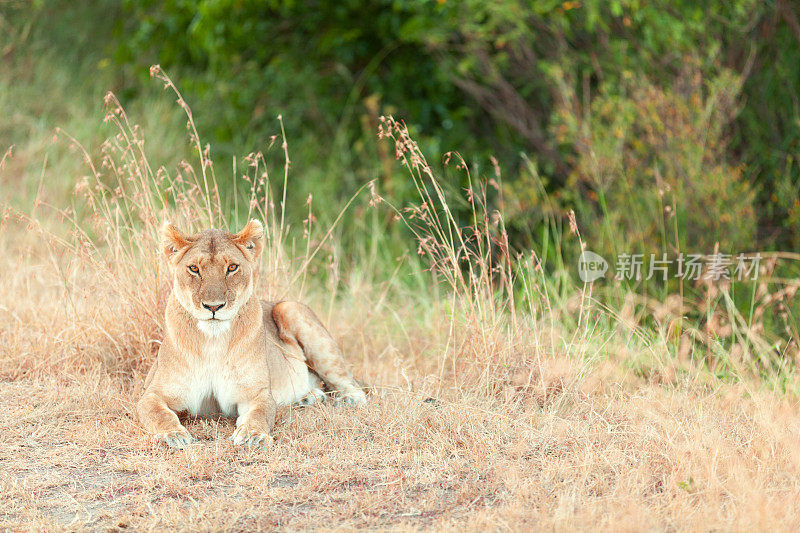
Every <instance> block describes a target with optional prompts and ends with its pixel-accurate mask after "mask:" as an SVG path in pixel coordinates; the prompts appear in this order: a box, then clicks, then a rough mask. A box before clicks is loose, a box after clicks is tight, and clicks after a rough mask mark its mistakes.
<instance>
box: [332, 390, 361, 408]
mask: <svg viewBox="0 0 800 533" xmlns="http://www.w3.org/2000/svg"><path fill="white" fill-rule="evenodd" d="M336 403H337V404H339V403H343V404H345V405H349V406H351V407H362V406H364V405H367V395H366V394H364V391H363V390H361V389H354V390H350V391H347V392H340V393H339V397H338V398H337V401H336Z"/></svg>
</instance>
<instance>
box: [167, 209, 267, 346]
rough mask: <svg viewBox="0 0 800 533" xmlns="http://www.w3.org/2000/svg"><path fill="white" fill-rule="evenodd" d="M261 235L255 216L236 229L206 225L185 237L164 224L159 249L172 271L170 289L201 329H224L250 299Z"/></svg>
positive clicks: (175, 229)
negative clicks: (224, 229) (228, 230)
mask: <svg viewBox="0 0 800 533" xmlns="http://www.w3.org/2000/svg"><path fill="white" fill-rule="evenodd" d="M263 234H264V228H263V226H262V225H261V223H260V222H258V221H257V220H251V221H250V222H248V223H247V225H246V226H245V227H244V229H243V230H242V231H240V232H239V233H229V232H227V231H223V230H219V229H209V230H205V231H202V232H200V233H197V234H195V235H185V234H184V233H182V232H181V231H180V230H179V229H178V228H176V227H175V226H173V225H172V224H169V223H167V224H165V225H164V227H163V229H162V238H163V252H164V255H165V256H166V258H167V262H168V263H169V265H170V269H171V271H172V276H173V285H172V291H173V293H174V294H175V297H176V299H177V301H178V303H180V304H181V306H183V307H184V308H185V309H186V311H187V312H188V313H189V314H190V315H191V316H192V317H194V318H195V319H197V321H198V322H197V325H198V327H199V328H200V329H201V330H203V331H218V330H220V329H227V328H226V327H225V326H227V325H228V324H229V322H228V321H230V320H232V319H233V318H235V317H236V315H237V314H238V312H239V309H240V308H241V307H242V305H244V304H245V302H247V300H248V299H250V296H251V295H252V293H253V286H254V284H255V272H256V260H257V258H258V256H259V254H260V253H261V250H262V248H263V242H262V239H263ZM220 326H222V327H220Z"/></svg>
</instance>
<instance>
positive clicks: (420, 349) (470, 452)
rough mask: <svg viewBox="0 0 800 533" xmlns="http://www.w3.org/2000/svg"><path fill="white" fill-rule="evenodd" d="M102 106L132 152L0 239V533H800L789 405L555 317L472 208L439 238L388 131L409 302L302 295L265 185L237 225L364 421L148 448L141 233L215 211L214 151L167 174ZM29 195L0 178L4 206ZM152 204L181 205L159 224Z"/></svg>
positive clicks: (590, 321)
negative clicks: (363, 388) (257, 441)
mask: <svg viewBox="0 0 800 533" xmlns="http://www.w3.org/2000/svg"><path fill="white" fill-rule="evenodd" d="M167 82H168V80H167ZM109 102H110V104H111V115H110V117H111V119H110V120H112V121H116V123H118V124H119V125H120V131H121V134H120V136H118V137H116V138H115V139H112V140H111V141H110V143H109V144H107V145H106V147H105V149H104V150H103V151H102V153H103V154H105V155H102V156H95V157H94V159H93V158H92V157H90V156H89V155H88V154H86V157H87V160H89V161H93V162H94V166H93V167H90V170H88V171H87V172H88V173H89V176H88V178H87V179H86V180H79V185H80V187H79V189H80V192H81V193H82V194H84V195H85V196H83V197H79V198H84V200H79V202H78V203H77V204H78V205H77V207H76V209H75V210H74V211H70V210H66V205H67V203H68V199H67V198H60V199H59V198H58V197H57V196H55V197H53V196H51V197H49V202H50V203H51V204H52V205H51V208H48V207H47V206H46V205H44V204H41V203H40V201H39V202H37V201H36V200H34V204H33V206H32V207H31V209H30V211H29V212H28V214H27V215H25V214H20V213H19V212H17V211H12V210H8V211H6V212H4V215H3V219H2V222H0V294H3V298H2V300H0V316H2V318H1V319H0V528H3V529H9V530H28V529H35V530H47V531H50V530H81V529H89V530H109V529H111V530H119V529H135V530H168V531H173V530H186V531H196V530H208V531H217V530H220V531H225V530H255V529H264V530H274V529H285V530H305V529H323V530H351V529H377V530H476V531H483V530H487V529H490V530H505V529H510V530H545V529H547V530H552V529H558V530H571V529H612V530H641V529H657V530H673V529H681V530H709V529H724V530H751V529H760V530H775V529H782V530H794V529H797V528H798V527H800V511H798V509H797V506H796V502H797V501H800V446H798V442H800V408H799V407H798V405H797V400H796V397H795V396H793V395H791V394H781V393H778V392H774V391H771V390H769V389H768V388H767V387H765V386H764V384H762V383H761V382H760V381H758V379H757V378H756V377H754V376H753V375H748V374H746V373H743V374H742V376H739V378H738V379H733V378H731V379H728V381H721V380H719V379H717V378H715V377H714V376H713V375H711V374H709V373H708V372H707V370H705V369H704V366H703V365H702V364H697V363H694V362H692V361H693V358H691V357H688V358H684V359H676V358H675V357H673V356H672V355H670V353H669V351H668V349H667V345H666V341H665V340H664V339H663V338H661V337H659V336H658V335H657V334H652V335H650V334H643V333H642V330H641V328H640V327H638V326H637V325H636V324H626V320H618V321H616V322H615V321H613V320H608V317H609V316H613V313H608V312H606V311H603V309H602V308H601V307H600V306H597V305H595V304H594V303H593V302H592V300H591V298H590V297H589V295H587V294H586V293H585V292H582V291H580V290H577V291H576V294H575V297H574V298H573V299H571V300H570V301H569V302H567V304H566V306H567V307H570V306H571V307H572V308H575V309H573V310H572V311H568V310H566V309H559V308H557V306H556V305H555V302H551V301H549V300H548V296H547V294H546V291H544V289H543V288H542V287H541V286H535V285H536V284H537V283H538V282H537V281H536V278H535V276H530V277H528V278H525V274H524V273H522V274H520V273H519V272H520V270H517V267H518V266H519V265H518V264H512V261H511V258H510V257H509V252H508V250H507V249H505V255H504V254H503V253H501V254H500V256H499V259H498V258H497V256H496V255H495V254H494V252H493V251H492V250H495V251H496V250H498V249H499V250H501V252H502V251H503V250H504V248H503V236H504V232H503V231H502V220H492V219H491V218H490V216H489V214H488V213H485V212H483V211H481V209H482V208H481V207H480V205H479V204H480V199H479V198H478V199H477V200H475V204H476V205H477V207H475V210H476V211H475V212H476V215H479V216H476V220H477V221H478V222H476V223H475V225H474V226H473V227H471V228H470V231H469V232H466V231H464V232H462V228H458V227H455V226H454V225H453V223H452V222H453V221H452V220H449V219H447V218H446V215H447V209H445V208H444V206H446V203H445V200H444V198H443V196H442V195H443V192H442V191H441V190H440V189H438V187H437V185H436V180H435V179H434V177H433V176H432V175H429V173H430V169H429V167H428V166H427V164H426V163H425V162H424V159H420V158H421V155H420V154H419V153H418V150H417V148H416V146H415V144H414V143H413V141H411V140H410V139H409V138H408V137H407V132H405V131H404V129H403V128H402V127H400V126H398V125H397V124H396V123H392V122H391V121H389V122H384V127H387V128H388V129H386V130H382V133H383V134H384V135H386V136H389V137H391V138H393V139H394V140H396V141H397V142H398V155H399V156H400V157H401V158H405V159H404V161H405V162H406V165H407V167H408V168H409V170H410V171H411V173H412V177H413V178H414V179H415V184H416V185H417V186H419V187H421V190H420V195H421V204H420V205H419V206H416V207H415V208H413V209H411V210H408V211H403V210H399V209H398V210H397V211H396V213H397V214H398V216H400V217H401V218H402V219H403V220H404V221H405V222H407V223H409V225H410V226H411V227H412V229H413V230H414V231H415V233H417V237H418V243H419V246H420V251H421V252H422V253H423V254H424V257H426V258H428V259H429V260H430V262H431V263H430V264H431V268H432V270H433V271H432V272H431V276H432V277H431V278H430V282H429V286H428V287H425V288H424V290H417V291H413V290H411V289H408V288H407V287H406V288H404V287H403V285H402V284H397V283H395V281H396V280H395V278H394V276H393V275H391V274H389V275H387V276H386V277H385V278H383V279H381V277H380V275H379V274H376V273H371V274H370V273H364V272H359V271H358V270H357V269H353V272H348V270H347V268H343V269H342V271H341V272H337V273H336V275H335V276H334V277H335V278H336V279H340V280H341V281H342V285H343V286H345V287H347V288H348V291H349V292H348V293H347V294H338V295H337V294H335V293H333V292H330V291H325V290H324V288H323V287H321V286H320V285H319V284H315V283H314V282H313V281H309V282H308V288H309V290H308V291H307V292H305V293H304V291H303V289H302V287H303V286H305V280H306V279H307V278H310V277H313V276H311V275H308V276H306V274H309V272H308V269H307V267H308V265H309V261H310V260H311V259H313V256H314V254H315V250H317V249H319V247H320V246H322V245H325V246H332V247H335V243H333V244H331V242H330V239H328V237H329V233H328V232H321V234H319V235H318V236H317V237H313V238H312V239H311V240H309V241H308V245H307V246H306V249H305V252H304V253H301V254H300V257H299V258H295V259H292V258H291V257H289V258H288V259H287V254H288V252H287V251H286V247H285V246H284V244H283V242H284V240H283V239H284V238H285V236H286V228H285V227H284V225H283V219H282V216H276V210H275V208H274V203H275V201H274V200H273V199H272V198H270V197H269V194H268V193H267V192H264V191H265V190H266V191H268V190H269V189H268V187H269V182H268V180H269V178H268V177H266V176H264V181H263V182H262V181H260V180H261V178H262V176H261V175H260V174H259V172H260V170H259V168H258V166H255V167H253V168H255V170H253V173H252V175H251V176H250V177H249V178H247V179H249V180H251V183H252V184H253V187H254V188H258V187H262V189H261V193H260V196H258V195H255V196H254V197H253V198H257V199H258V201H257V202H251V205H250V209H248V211H253V212H255V214H256V215H257V216H260V217H261V218H263V219H264V220H265V221H266V222H267V224H266V226H267V230H268V235H269V243H270V249H269V250H267V253H266V259H265V261H264V270H265V275H264V277H263V280H262V281H263V282H264V283H263V284H262V285H263V286H262V288H261V295H262V296H268V297H269V296H271V297H274V296H275V295H276V294H277V295H282V294H289V295H292V294H301V295H303V294H304V296H305V297H306V298H307V299H308V301H310V302H311V303H312V305H313V306H314V307H315V308H317V309H318V310H320V311H321V313H320V314H321V315H322V316H323V317H324V318H325V320H326V322H328V323H329V326H330V328H331V330H332V331H333V332H334V334H335V336H336V337H337V338H338V339H339V341H340V342H341V344H342V346H343V347H344V350H345V353H346V355H347V360H348V361H349V363H350V365H351V367H352V368H353V370H354V373H355V374H356V376H358V377H359V378H360V379H362V380H363V381H364V382H366V383H368V384H369V385H370V387H371V393H370V395H369V397H368V398H369V403H368V407H367V408H365V409H347V408H336V407H333V406H331V405H321V406H314V407H311V408H307V409H302V410H300V409H284V410H282V411H281V412H279V418H278V423H277V426H276V429H275V437H276V444H275V446H273V447H272V448H270V449H267V450H248V449H241V448H235V447H233V446H232V445H230V444H229V443H228V441H227V440H226V437H227V436H229V435H230V434H231V433H232V431H233V425H232V422H231V421H229V420H224V419H223V420H195V421H187V424H188V426H189V429H190V431H191V432H192V433H193V434H194V435H195V436H196V437H198V438H199V439H200V442H199V443H198V444H197V445H194V446H191V447H190V448H188V449H186V450H183V451H176V450H171V449H164V448H160V447H158V446H156V445H154V444H153V442H152V441H151V440H150V437H149V436H148V435H146V434H145V433H144V432H143V431H142V430H141V428H139V426H138V424H137V422H136V420H135V416H134V408H133V406H134V403H135V401H136V400H137V399H138V395H139V394H140V393H141V391H142V385H143V381H144V375H145V373H146V371H147V369H148V367H149V365H150V364H152V361H153V357H154V354H155V351H156V349H157V345H158V340H159V338H160V335H161V324H162V318H161V316H162V313H163V306H164V300H165V297H166V295H167V294H168V291H169V283H168V280H166V279H165V278H164V275H163V274H164V269H163V265H160V262H159V257H158V255H159V254H158V251H157V246H156V242H157V237H156V231H155V228H156V227H157V226H158V225H159V224H160V222H161V220H160V219H161V218H163V217H165V216H177V217H178V219H179V220H181V221H183V222H184V223H185V224H187V225H189V226H194V227H198V226H202V225H207V224H208V222H207V221H212V222H213V221H215V220H216V221H219V222H224V216H223V215H224V212H223V209H222V207H221V205H220V203H219V200H218V197H216V196H215V194H214V188H213V182H214V178H213V173H212V172H213V168H212V167H210V166H208V167H207V166H206V164H205V163H204V162H203V158H204V155H203V150H199V156H198V157H199V159H200V160H201V170H200V171H197V172H195V171H194V170H192V169H191V168H189V167H188V166H185V167H182V172H181V171H179V172H178V174H177V177H172V178H169V177H165V176H164V175H163V174H162V173H161V172H160V171H157V170H153V169H152V167H150V165H149V164H148V162H147V160H146V156H145V154H144V150H143V149H141V146H142V143H140V141H139V137H138V136H137V135H138V134H137V133H136V131H135V129H134V128H130V127H128V126H127V119H126V118H125V116H124V113H123V112H122V111H121V109H119V108H118V107H117V106H116V103H115V101H114V100H113V97H110V98H109ZM187 112H188V110H187ZM197 146H198V147H199V144H198V145H197ZM96 159H97V160H96ZM258 161H259V160H258V158H254V159H251V162H253V163H258ZM95 169H97V170H95ZM31 179H33V178H31V177H30V176H26V175H15V176H12V177H11V179H10V178H9V177H8V174H5V175H3V174H0V186H2V187H3V188H4V189H6V191H10V190H11V189H12V187H14V185H13V183H14V180H26V181H30V180H31ZM285 179H286V177H285V175H284V180H285ZM425 187H429V188H428V189H426V188H425ZM164 190H168V191H169V192H170V194H171V195H172V197H173V198H174V203H172V204H169V205H167V204H163V205H160V204H159V203H158V202H159V201H161V198H162V197H159V194H157V193H160V192H163V191H164ZM6 191H0V192H6ZM154 191H155V192H156V194H154ZM2 196H3V195H2V194H0V197H2ZM37 198H38V199H39V200H41V196H39V195H37ZM58 202H60V203H58ZM372 202H373V203H375V204H381V203H383V202H388V201H387V200H386V199H384V198H381V197H380V196H379V195H378V194H377V193H375V192H374V193H373V197H372ZM437 205H438V206H439V208H438V209H437V208H436V207H435V206H437ZM432 206H434V207H432ZM52 208H55V209H56V210H61V211H60V213H58V214H59V216H55V217H54V216H52V215H53V213H54V211H53V209H52ZM73 214H74V215H75V217H76V218H75V219H74V221H73V223H70V222H69V218H68V217H71V216H73ZM63 216H66V217H67V218H66V219H64V218H59V217H63ZM439 217H441V218H439ZM65 220H66V222H65ZM65 228H66V229H65ZM70 231H72V232H73V234H72V235H70ZM465 235H471V236H474V238H473V239H471V240H470V238H469V237H468V236H466V237H465ZM498 237H499V240H498ZM314 239H316V240H314ZM461 239H464V240H461ZM312 241H313V242H312ZM465 241H466V242H465ZM484 243H485V246H484ZM492 243H494V244H492ZM288 255H289V256H290V255H291V254H288ZM459 264H460V265H461V266H459V267H455V266H454V265H459ZM531 266H532V265H531ZM333 268H339V267H337V266H336V265H334V266H333ZM295 272H300V273H301V274H302V276H301V277H300V278H298V277H297V276H295V275H294V274H295ZM348 276H350V277H348ZM434 279H438V280H439V285H438V286H436V285H435V284H434ZM520 279H522V281H524V283H525V289H524V291H523V292H524V293H525V294H527V296H526V297H525V298H519V299H517V298H518V297H517V296H515V295H516V294H519V291H518V289H519V287H517V286H516V285H515V284H516V283H520ZM298 285H300V287H301V288H300V289H298V288H297V287H298ZM497 287H500V289H497ZM537 298H538V299H540V300H541V302H540V303H539V304H537V303H536V302H534V300H535V299H537ZM576 302H577V303H576ZM570 313H572V314H574V315H575V317H574V318H575V319H576V320H563V321H562V320H561V318H560V317H564V316H567V315H569V314H570ZM748 376H749V377H748Z"/></svg>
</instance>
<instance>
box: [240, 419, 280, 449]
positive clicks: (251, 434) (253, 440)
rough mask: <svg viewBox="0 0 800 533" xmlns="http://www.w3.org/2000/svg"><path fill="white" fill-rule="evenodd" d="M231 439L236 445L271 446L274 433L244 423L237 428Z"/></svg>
mask: <svg viewBox="0 0 800 533" xmlns="http://www.w3.org/2000/svg"><path fill="white" fill-rule="evenodd" d="M229 438H230V440H231V441H233V444H234V445H236V446H242V445H247V446H258V447H261V448H267V447H269V446H270V445H271V444H272V443H273V442H274V439H273V438H272V435H270V434H269V433H267V432H265V431H261V430H260V429H255V428H253V427H251V426H248V425H247V424H243V425H241V426H239V427H237V428H236V431H234V432H233V435H231V436H230V437H229Z"/></svg>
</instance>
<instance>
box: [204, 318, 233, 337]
mask: <svg viewBox="0 0 800 533" xmlns="http://www.w3.org/2000/svg"><path fill="white" fill-rule="evenodd" d="M197 329H199V330H200V331H202V332H203V334H204V335H205V336H206V337H219V336H220V335H222V334H224V333H227V332H228V330H230V329H231V321H230V320H198V321H197Z"/></svg>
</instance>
